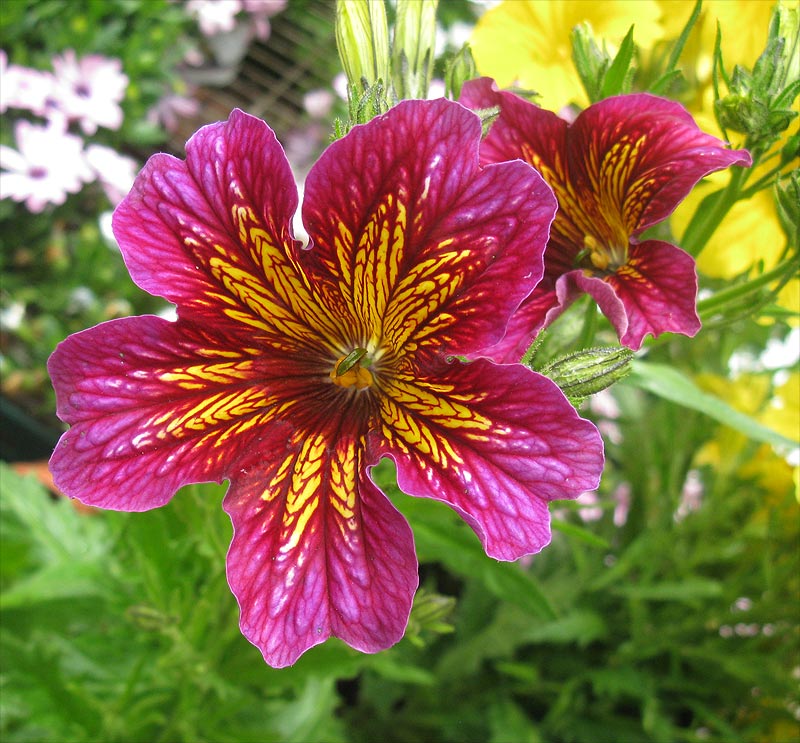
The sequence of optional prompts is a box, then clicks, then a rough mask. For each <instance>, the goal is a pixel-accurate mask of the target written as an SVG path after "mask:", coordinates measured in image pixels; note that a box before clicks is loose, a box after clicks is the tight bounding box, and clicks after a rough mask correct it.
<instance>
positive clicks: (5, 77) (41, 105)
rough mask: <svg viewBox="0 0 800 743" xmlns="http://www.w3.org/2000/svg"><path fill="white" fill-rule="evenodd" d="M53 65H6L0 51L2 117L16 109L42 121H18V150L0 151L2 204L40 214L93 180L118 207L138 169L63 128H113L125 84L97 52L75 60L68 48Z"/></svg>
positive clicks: (88, 131)
mask: <svg viewBox="0 0 800 743" xmlns="http://www.w3.org/2000/svg"><path fill="white" fill-rule="evenodd" d="M52 64H53V71H52V72H48V71H46V70H36V69H32V68H28V67H22V66H19V65H13V64H8V59H7V56H6V54H5V52H3V51H2V50H0V79H1V80H2V85H0V113H5V112H6V111H7V110H9V109H18V110H21V111H28V112H30V113H31V114H33V115H34V116H36V117H39V118H42V119H44V120H45V121H44V123H32V122H30V121H27V120H24V119H21V120H19V121H17V122H16V124H15V127H14V136H15V141H16V149H14V148H12V147H8V146H5V145H0V168H2V170H3V172H2V178H0V198H2V199H7V198H10V199H13V200H14V201H19V202H23V203H24V204H25V206H26V207H27V208H28V210H30V211H32V212H41V211H43V210H44V209H45V208H46V207H47V205H48V204H63V203H64V201H65V200H66V198H67V194H71V193H77V192H78V191H80V190H81V188H83V186H84V185H85V184H87V183H91V182H93V181H99V182H100V184H101V185H102V186H103V189H104V190H105V192H106V194H107V196H108V198H109V199H110V201H111V202H112V204H114V205H116V204H117V203H118V202H119V201H120V200H121V199H122V196H124V194H125V193H127V192H128V190H129V189H130V186H131V184H132V183H133V179H134V177H135V176H136V171H137V169H138V168H137V164H136V163H135V162H134V161H133V160H131V159H130V158H127V157H124V156H123V155H120V154H118V153H117V152H115V151H114V150H113V149H111V148H110V147H105V146H103V145H99V144H91V145H89V146H88V147H86V148H84V140H83V138H82V137H80V136H78V135H77V134H74V133H72V132H70V130H69V127H70V125H71V124H73V123H75V124H77V125H78V126H79V127H80V129H81V131H82V132H83V133H84V134H85V135H88V136H92V135H94V134H95V133H96V132H97V130H98V128H99V127H104V128H107V129H119V127H120V126H121V125H122V120H123V113H122V108H121V107H120V102H121V101H122V99H123V98H124V96H125V90H126V88H127V86H128V78H127V76H126V75H125V74H124V73H123V72H122V65H121V63H120V61H119V60H118V59H108V58H106V57H102V56H100V55H98V54H90V55H87V56H85V57H82V58H80V59H79V58H78V57H77V56H76V54H75V52H74V50H72V49H68V50H66V51H65V52H64V53H63V54H61V55H57V56H55V57H54V58H53V62H52Z"/></svg>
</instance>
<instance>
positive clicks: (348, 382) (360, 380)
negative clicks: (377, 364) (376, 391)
mask: <svg viewBox="0 0 800 743" xmlns="http://www.w3.org/2000/svg"><path fill="white" fill-rule="evenodd" d="M366 354H367V349H366V348H355V349H353V350H352V351H351V352H350V353H348V354H347V355H346V356H342V357H341V358H339V359H337V360H336V363H335V364H334V365H333V369H331V372H330V375H329V376H330V378H331V380H333V383H334V384H336V385H338V386H339V387H355V388H356V389H357V390H363V389H365V388H366V387H370V386H371V385H372V382H373V378H372V373H371V372H370V370H369V369H367V367H366V364H367V363H369V359H364V357H365V356H366ZM362 360H364V364H365V365H364V366H362V365H361V363H362Z"/></svg>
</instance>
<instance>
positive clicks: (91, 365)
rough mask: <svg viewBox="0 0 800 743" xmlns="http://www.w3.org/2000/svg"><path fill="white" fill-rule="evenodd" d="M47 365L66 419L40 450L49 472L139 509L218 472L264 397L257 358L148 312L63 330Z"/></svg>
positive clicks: (244, 446) (77, 494) (94, 498)
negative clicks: (48, 455) (51, 443)
mask: <svg viewBox="0 0 800 743" xmlns="http://www.w3.org/2000/svg"><path fill="white" fill-rule="evenodd" d="M48 368H49V371H50V376H51V378H52V380H53V385H54V387H55V390H56V398H57V401H58V415H59V417H60V418H61V419H62V420H63V421H65V422H66V423H70V424H72V427H71V428H70V429H69V430H68V431H67V432H66V433H65V434H64V435H63V436H62V437H61V440H60V441H59V443H58V446H57V447H56V450H55V452H54V453H53V456H52V459H51V460H50V469H51V471H52V473H53V478H54V480H55V483H56V485H57V486H58V487H59V488H61V490H62V491H64V492H65V493H66V494H67V495H69V496H71V497H74V498H78V499H79V500H81V501H83V502H84V503H88V504H90V505H95V506H101V507H103V508H112V509H117V510H123V511H142V510H146V509H149V508H155V507H157V506H161V505H163V504H164V503H166V502H167V501H168V500H169V499H170V498H171V497H172V495H173V494H174V493H175V491H176V490H177V489H178V488H179V487H181V486H182V485H185V484H187V483H192V482H204V481H216V482H219V481H221V480H222V479H223V478H224V477H226V476H227V475H228V474H229V473H230V471H231V468H232V467H234V466H235V462H236V460H237V458H238V457H239V456H240V455H241V454H242V452H245V451H247V450H248V448H249V446H250V445H251V443H252V442H253V440H254V438H256V437H257V436H259V435H260V434H261V431H260V423H259V419H260V418H261V417H262V416H264V415H265V412H266V411H267V406H268V405H269V404H270V403H271V400H270V399H269V397H268V395H267V394H266V391H265V390H264V387H263V384H261V379H263V377H264V370H263V367H262V366H261V364H260V362H259V361H258V359H257V358H255V357H253V356H252V355H251V354H248V352H247V351H246V350H239V351H231V350H229V349H220V348H219V345H218V344H215V343H214V341H212V340H211V339H209V338H207V337H203V336H202V335H201V334H199V333H198V332H196V331H195V330H192V329H191V328H189V327H186V326H182V325H181V324H180V323H170V322H167V321H166V320H162V319H161V318H158V317H132V318H124V319H120V320H112V321H110V322H107V323H103V324H101V325H98V326H96V327H94V328H91V329H89V330H85V331H83V332H82V333H77V334H75V335H72V336H70V337H69V338H67V340H65V341H64V342H63V343H61V344H59V346H58V348H57V349H56V350H55V352H54V353H53V355H52V356H51V357H50V361H49V363H48ZM256 424H258V425H256ZM223 440H224V442H225V443H224V446H219V445H217V444H221V443H222V441H223Z"/></svg>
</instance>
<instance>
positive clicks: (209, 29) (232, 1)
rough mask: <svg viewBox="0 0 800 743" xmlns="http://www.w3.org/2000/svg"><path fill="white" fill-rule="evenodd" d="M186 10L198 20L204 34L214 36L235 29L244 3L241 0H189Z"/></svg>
mask: <svg viewBox="0 0 800 743" xmlns="http://www.w3.org/2000/svg"><path fill="white" fill-rule="evenodd" d="M186 10H187V12H188V13H189V15H191V16H193V17H194V18H195V19H196V20H197V25H198V26H199V27H200V31H201V32H202V33H203V35H204V36H214V35H216V34H219V33H225V32H229V31H233V29H234V28H235V26H236V16H237V15H238V13H239V12H240V11H241V10H242V3H241V0H189V2H187V3H186Z"/></svg>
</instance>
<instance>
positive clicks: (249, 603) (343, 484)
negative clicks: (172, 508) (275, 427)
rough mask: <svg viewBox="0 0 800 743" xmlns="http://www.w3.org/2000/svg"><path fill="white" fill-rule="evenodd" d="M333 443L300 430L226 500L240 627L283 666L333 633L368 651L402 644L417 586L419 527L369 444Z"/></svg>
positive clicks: (272, 660) (252, 470) (255, 464)
mask: <svg viewBox="0 0 800 743" xmlns="http://www.w3.org/2000/svg"><path fill="white" fill-rule="evenodd" d="M330 443H331V442H330V438H329V436H328V435H327V434H307V435H302V434H296V435H294V436H293V437H292V440H291V441H290V443H289V447H288V448H287V449H286V450H285V451H284V452H283V453H276V452H274V453H273V456H271V457H270V458H269V459H267V460H260V459H255V460H253V462H252V463H251V465H250V470H249V471H248V472H246V473H243V476H242V477H241V478H240V479H238V480H237V481H236V483H235V484H234V485H233V486H232V487H231V490H230V492H229V493H228V495H227V496H226V497H225V502H224V507H225V510H226V511H227V512H228V514H229V515H230V517H231V520H232V522H233V526H234V537H233V542H232V543H231V547H230V551H229V553H228V582H229V583H230V586H231V589H232V590H233V592H234V594H236V597H237V599H238V601H239V606H240V608H241V620H240V626H241V629H242V632H243V633H244V635H245V637H247V639H248V640H250V642H252V643H253V644H254V645H256V646H257V647H258V648H259V649H260V650H261V652H262V653H263V655H264V659H265V660H266V662H267V663H269V664H270V665H271V666H274V667H283V666H287V665H291V664H292V663H294V662H295V660H297V658H298V657H299V656H300V655H301V654H302V653H303V652H305V651H306V650H307V649H308V648H310V647H312V646H314V645H317V644H319V643H321V642H323V641H324V640H325V639H326V638H328V637H330V636H331V635H334V636H336V637H339V638H341V639H342V640H344V641H345V642H346V643H348V644H349V645H351V646H352V647H354V648H356V649H358V650H361V651H364V652H377V651H379V650H383V649H385V648H387V647H389V646H391V645H393V644H395V643H396V642H398V641H399V640H400V638H401V637H402V636H403V633H404V631H405V627H406V624H407V622H408V616H409V612H410V610H411V602H412V598H413V595H414V592H415V591H416V588H417V584H418V577H417V561H416V556H415V553H414V542H413V537H412V535H411V529H410V528H409V526H408V523H407V522H406V521H405V519H404V518H403V516H402V515H400V513H399V512H398V511H397V510H396V509H395V508H394V506H393V505H392V504H391V503H390V501H389V500H388V499H387V498H386V496H385V495H383V493H381V491H380V490H378V488H376V487H375V485H374V484H373V483H372V481H371V480H370V479H369V476H368V475H367V473H366V469H365V462H364V450H363V444H362V443H361V442H360V441H358V440H357V439H355V438H354V437H351V436H342V437H340V438H339V439H338V441H337V442H336V446H335V447H334V448H332V447H331V445H330Z"/></svg>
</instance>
